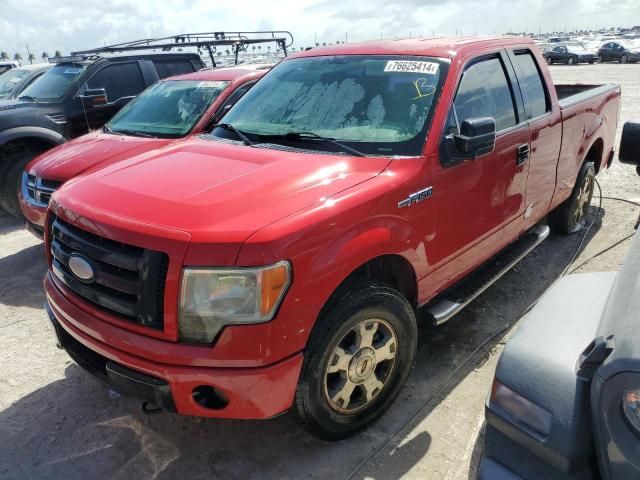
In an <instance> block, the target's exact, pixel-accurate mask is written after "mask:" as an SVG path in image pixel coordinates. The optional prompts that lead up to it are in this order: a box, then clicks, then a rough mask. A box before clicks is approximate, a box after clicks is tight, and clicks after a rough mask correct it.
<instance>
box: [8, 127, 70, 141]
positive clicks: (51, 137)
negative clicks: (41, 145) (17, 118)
mask: <svg viewBox="0 0 640 480" xmlns="http://www.w3.org/2000/svg"><path fill="white" fill-rule="evenodd" d="M21 138H37V139H40V140H44V141H46V142H50V143H52V144H53V145H60V144H62V143H65V142H66V141H67V139H66V138H65V137H64V136H62V135H61V134H59V133H58V132H55V131H53V130H49V129H48V128H43V127H14V128H8V129H7V130H3V131H2V132H0V145H5V144H6V143H9V142H10V141H12V140H17V139H21Z"/></svg>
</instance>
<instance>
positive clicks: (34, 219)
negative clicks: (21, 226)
mask: <svg viewBox="0 0 640 480" xmlns="http://www.w3.org/2000/svg"><path fill="white" fill-rule="evenodd" d="M18 199H19V200H20V210H22V215H24V218H26V219H27V229H28V230H29V231H30V232H31V233H33V234H34V235H35V236H36V237H38V238H40V239H41V240H42V239H44V225H45V218H46V216H47V207H44V206H40V205H36V204H35V203H32V202H30V201H28V200H27V199H25V198H24V195H23V194H22V192H20V193H18Z"/></svg>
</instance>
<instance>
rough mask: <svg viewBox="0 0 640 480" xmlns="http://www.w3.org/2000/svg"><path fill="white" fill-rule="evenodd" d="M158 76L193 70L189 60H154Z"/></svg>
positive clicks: (162, 76)
mask: <svg viewBox="0 0 640 480" xmlns="http://www.w3.org/2000/svg"><path fill="white" fill-rule="evenodd" d="M153 64H154V65H155V66H156V71H157V72H158V77H160V78H161V79H162V78H167V77H172V76H174V75H182V74H183V73H192V72H194V71H195V68H194V67H193V64H192V63H191V61H190V60H185V59H182V60H154V61H153Z"/></svg>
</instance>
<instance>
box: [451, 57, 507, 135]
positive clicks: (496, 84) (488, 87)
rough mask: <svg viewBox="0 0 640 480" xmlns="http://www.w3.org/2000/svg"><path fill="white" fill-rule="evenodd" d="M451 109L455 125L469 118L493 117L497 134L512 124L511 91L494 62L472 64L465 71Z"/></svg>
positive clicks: (498, 63)
mask: <svg viewBox="0 0 640 480" xmlns="http://www.w3.org/2000/svg"><path fill="white" fill-rule="evenodd" d="M454 108H455V110H456V116H457V118H458V122H459V123H462V122H463V121H464V120H467V119H470V118H476V117H493V118H494V119H495V121H496V130H497V131H500V130H504V129H506V128H509V127H513V126H514V125H515V124H516V114H515V110H514V108H513V97H512V95H511V89H510V88H509V83H508V82H507V77H506V75H505V71H504V68H503V66H502V62H501V61H500V60H499V59H498V58H491V59H488V60H483V61H481V62H478V63H474V64H473V65H471V66H470V67H469V68H467V70H465V72H464V74H463V76H462V80H461V81H460V86H459V87H458V93H456V99H455V101H454Z"/></svg>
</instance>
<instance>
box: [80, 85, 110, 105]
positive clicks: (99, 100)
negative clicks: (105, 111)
mask: <svg viewBox="0 0 640 480" xmlns="http://www.w3.org/2000/svg"><path fill="white" fill-rule="evenodd" d="M80 100H82V103H84V105H85V106H87V107H97V106H98V105H106V104H107V103H109V98H108V97H107V91H106V90H105V89H104V88H87V89H86V90H85V91H84V94H82V95H80Z"/></svg>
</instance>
